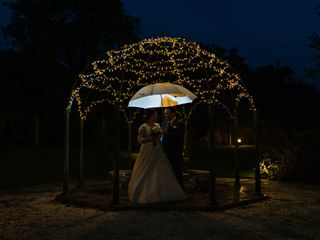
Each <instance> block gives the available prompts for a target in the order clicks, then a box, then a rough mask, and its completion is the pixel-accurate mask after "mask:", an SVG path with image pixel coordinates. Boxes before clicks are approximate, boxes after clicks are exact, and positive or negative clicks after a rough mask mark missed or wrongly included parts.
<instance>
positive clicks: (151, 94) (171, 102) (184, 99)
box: [128, 82, 197, 109]
mask: <svg viewBox="0 0 320 240" xmlns="http://www.w3.org/2000/svg"><path fill="white" fill-rule="evenodd" d="M196 98H197V96H196V95H194V94H193V93H192V92H190V91H189V90H188V89H186V88H184V87H182V86H180V85H177V84H172V83H169V82H166V83H155V84H151V85H148V86H145V87H143V88H141V89H140V90H139V91H138V92H136V93H135V94H134V96H133V97H132V98H131V100H130V101H129V104H128V107H137V108H144V109H147V108H158V107H174V106H178V105H181V104H187V103H192V101H193V100H194V99H196Z"/></svg>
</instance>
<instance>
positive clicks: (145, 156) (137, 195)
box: [128, 110, 187, 203]
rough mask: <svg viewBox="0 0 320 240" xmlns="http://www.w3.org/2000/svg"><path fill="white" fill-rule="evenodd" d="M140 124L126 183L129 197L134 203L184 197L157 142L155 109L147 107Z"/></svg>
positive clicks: (164, 200) (179, 199)
mask: <svg viewBox="0 0 320 240" xmlns="http://www.w3.org/2000/svg"><path fill="white" fill-rule="evenodd" d="M145 117H146V119H145V120H146V121H145V123H144V124H142V125H141V126H140V127H139V130H138V142H139V143H140V144H141V147H140V151H139V154H138V157H137V159H136V162H135V164H134V167H133V170H132V174H131V178H130V181H129V186H128V195H129V200H130V201H131V202H134V203H153V202H171V201H181V200H185V199H187V195H186V194H185V193H184V191H183V190H182V188H181V186H180V184H179V182H178V181H177V179H176V177H175V175H174V172H173V169H172V166H171V165H170V162H169V160H168V158H167V156H166V154H165V152H164V150H163V146H162V143H161V142H160V137H161V133H162V130H161V127H160V125H159V124H158V123H156V119H157V112H156V111H155V110H148V112H147V114H145Z"/></svg>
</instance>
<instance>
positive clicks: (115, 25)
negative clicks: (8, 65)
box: [3, 0, 139, 72]
mask: <svg viewBox="0 0 320 240" xmlns="http://www.w3.org/2000/svg"><path fill="white" fill-rule="evenodd" d="M9 7H10V8H11V9H12V17H11V21H10V23H9V24H8V25H7V26H6V27H5V28H4V29H3V33H4V35H5V36H6V37H7V39H8V40H9V41H11V43H12V45H13V46H14V47H15V49H17V50H19V51H24V52H26V53H28V54H30V55H32V56H34V57H36V58H38V59H39V60H41V61H44V62H53V63H56V64H63V65H64V66H66V67H68V68H71V69H72V70H74V71H77V72H80V71H82V70H83V68H84V67H85V65H86V64H87V63H89V62H91V61H92V60H93V59H94V58H97V57H98V56H99V55H101V54H102V53H104V52H105V51H107V50H109V49H111V48H114V47H116V46H118V45H123V44H125V43H129V42H132V41H135V40H136V39H137V35H138V33H139V19H137V18H135V17H131V16H128V15H126V13H125V12H124V10H123V7H122V2H121V1H120V0H108V1H105V0H41V1H38V0H18V1H15V2H12V3H9Z"/></svg>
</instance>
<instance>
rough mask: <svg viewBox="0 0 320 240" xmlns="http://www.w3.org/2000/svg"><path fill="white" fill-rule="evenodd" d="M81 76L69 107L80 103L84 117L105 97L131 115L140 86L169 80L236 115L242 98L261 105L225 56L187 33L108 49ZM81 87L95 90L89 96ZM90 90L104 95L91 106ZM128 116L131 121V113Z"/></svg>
mask: <svg viewBox="0 0 320 240" xmlns="http://www.w3.org/2000/svg"><path fill="white" fill-rule="evenodd" d="M79 79H80V84H79V85H78V86H77V87H76V88H75V89H73V90H72V92H71V97H70V100H69V102H68V106H67V110H70V109H71V108H72V105H73V103H74V102H76V103H77V105H78V111H79V113H80V117H81V118H83V119H85V118H86V117H87V114H88V113H89V112H90V111H91V109H92V108H94V107H95V106H96V105H98V104H100V103H103V102H105V103H108V104H110V105H113V106H117V107H118V108H119V109H120V110H121V112H123V113H124V114H126V111H125V109H126V108H127V104H128V102H129V100H130V98H131V97H132V96H133V95H134V93H135V92H136V91H137V90H139V89H140V88H141V87H143V86H145V85H148V84H153V83H156V82H168V81H169V82H172V83H176V84H180V85H183V86H185V87H187V88H189V90H191V91H193V92H194V93H195V94H196V95H197V96H198V97H199V99H200V100H201V101H202V102H205V103H208V104H218V105H221V106H222V107H223V108H224V109H225V110H226V111H227V112H228V114H231V116H232V114H234V113H236V112H237V108H238V105H239V102H240V101H241V100H242V99H246V100H247V101H248V103H249V108H250V110H251V111H255V110H256V109H255V106H254V102H253V98H252V96H251V95H250V94H249V93H248V91H247V90H246V88H245V87H244V86H243V84H242V82H241V79H240V77H239V76H238V75H237V74H236V73H234V71H233V69H232V68H231V67H230V65H229V64H228V63H227V62H226V61H224V60H221V59H219V58H217V57H216V55H215V54H213V53H210V52H208V51H206V50H203V49H201V47H200V45H199V44H197V43H194V42H191V41H186V40H184V39H182V38H171V37H158V38H150V39H144V40H142V41H140V42H138V43H134V44H131V45H125V46H123V47H122V48H120V49H118V50H111V51H108V52H106V53H105V54H104V55H103V56H102V58H101V59H98V60H96V61H94V62H93V63H92V64H91V68H90V69H89V71H88V73H87V74H80V75H79ZM81 89H88V90H89V91H90V92H89V93H88V94H87V95H85V94H84V93H82V91H81ZM226 91H228V92H229V93H230V97H233V99H234V105H231V106H228V105H227V103H226V102H225V101H224V99H220V98H221V97H222V96H225V95H223V94H224V93H225V92H226ZM89 94H97V95H99V96H100V95H102V96H101V99H97V100H92V101H91V102H89V104H88V105H87V104H84V103H83V99H88V98H89ZM86 101H87V100H86ZM234 108H235V109H234ZM125 118H126V120H128V121H130V120H129V119H128V117H127V116H125Z"/></svg>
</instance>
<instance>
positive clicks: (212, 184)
mask: <svg viewBox="0 0 320 240" xmlns="http://www.w3.org/2000/svg"><path fill="white" fill-rule="evenodd" d="M213 110H214V109H213V103H209V126H210V132H209V135H210V161H209V168H210V183H209V194H210V203H211V204H216V203H217V201H216V173H215V171H216V170H215V157H214V122H213V121H214V113H213Z"/></svg>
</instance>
